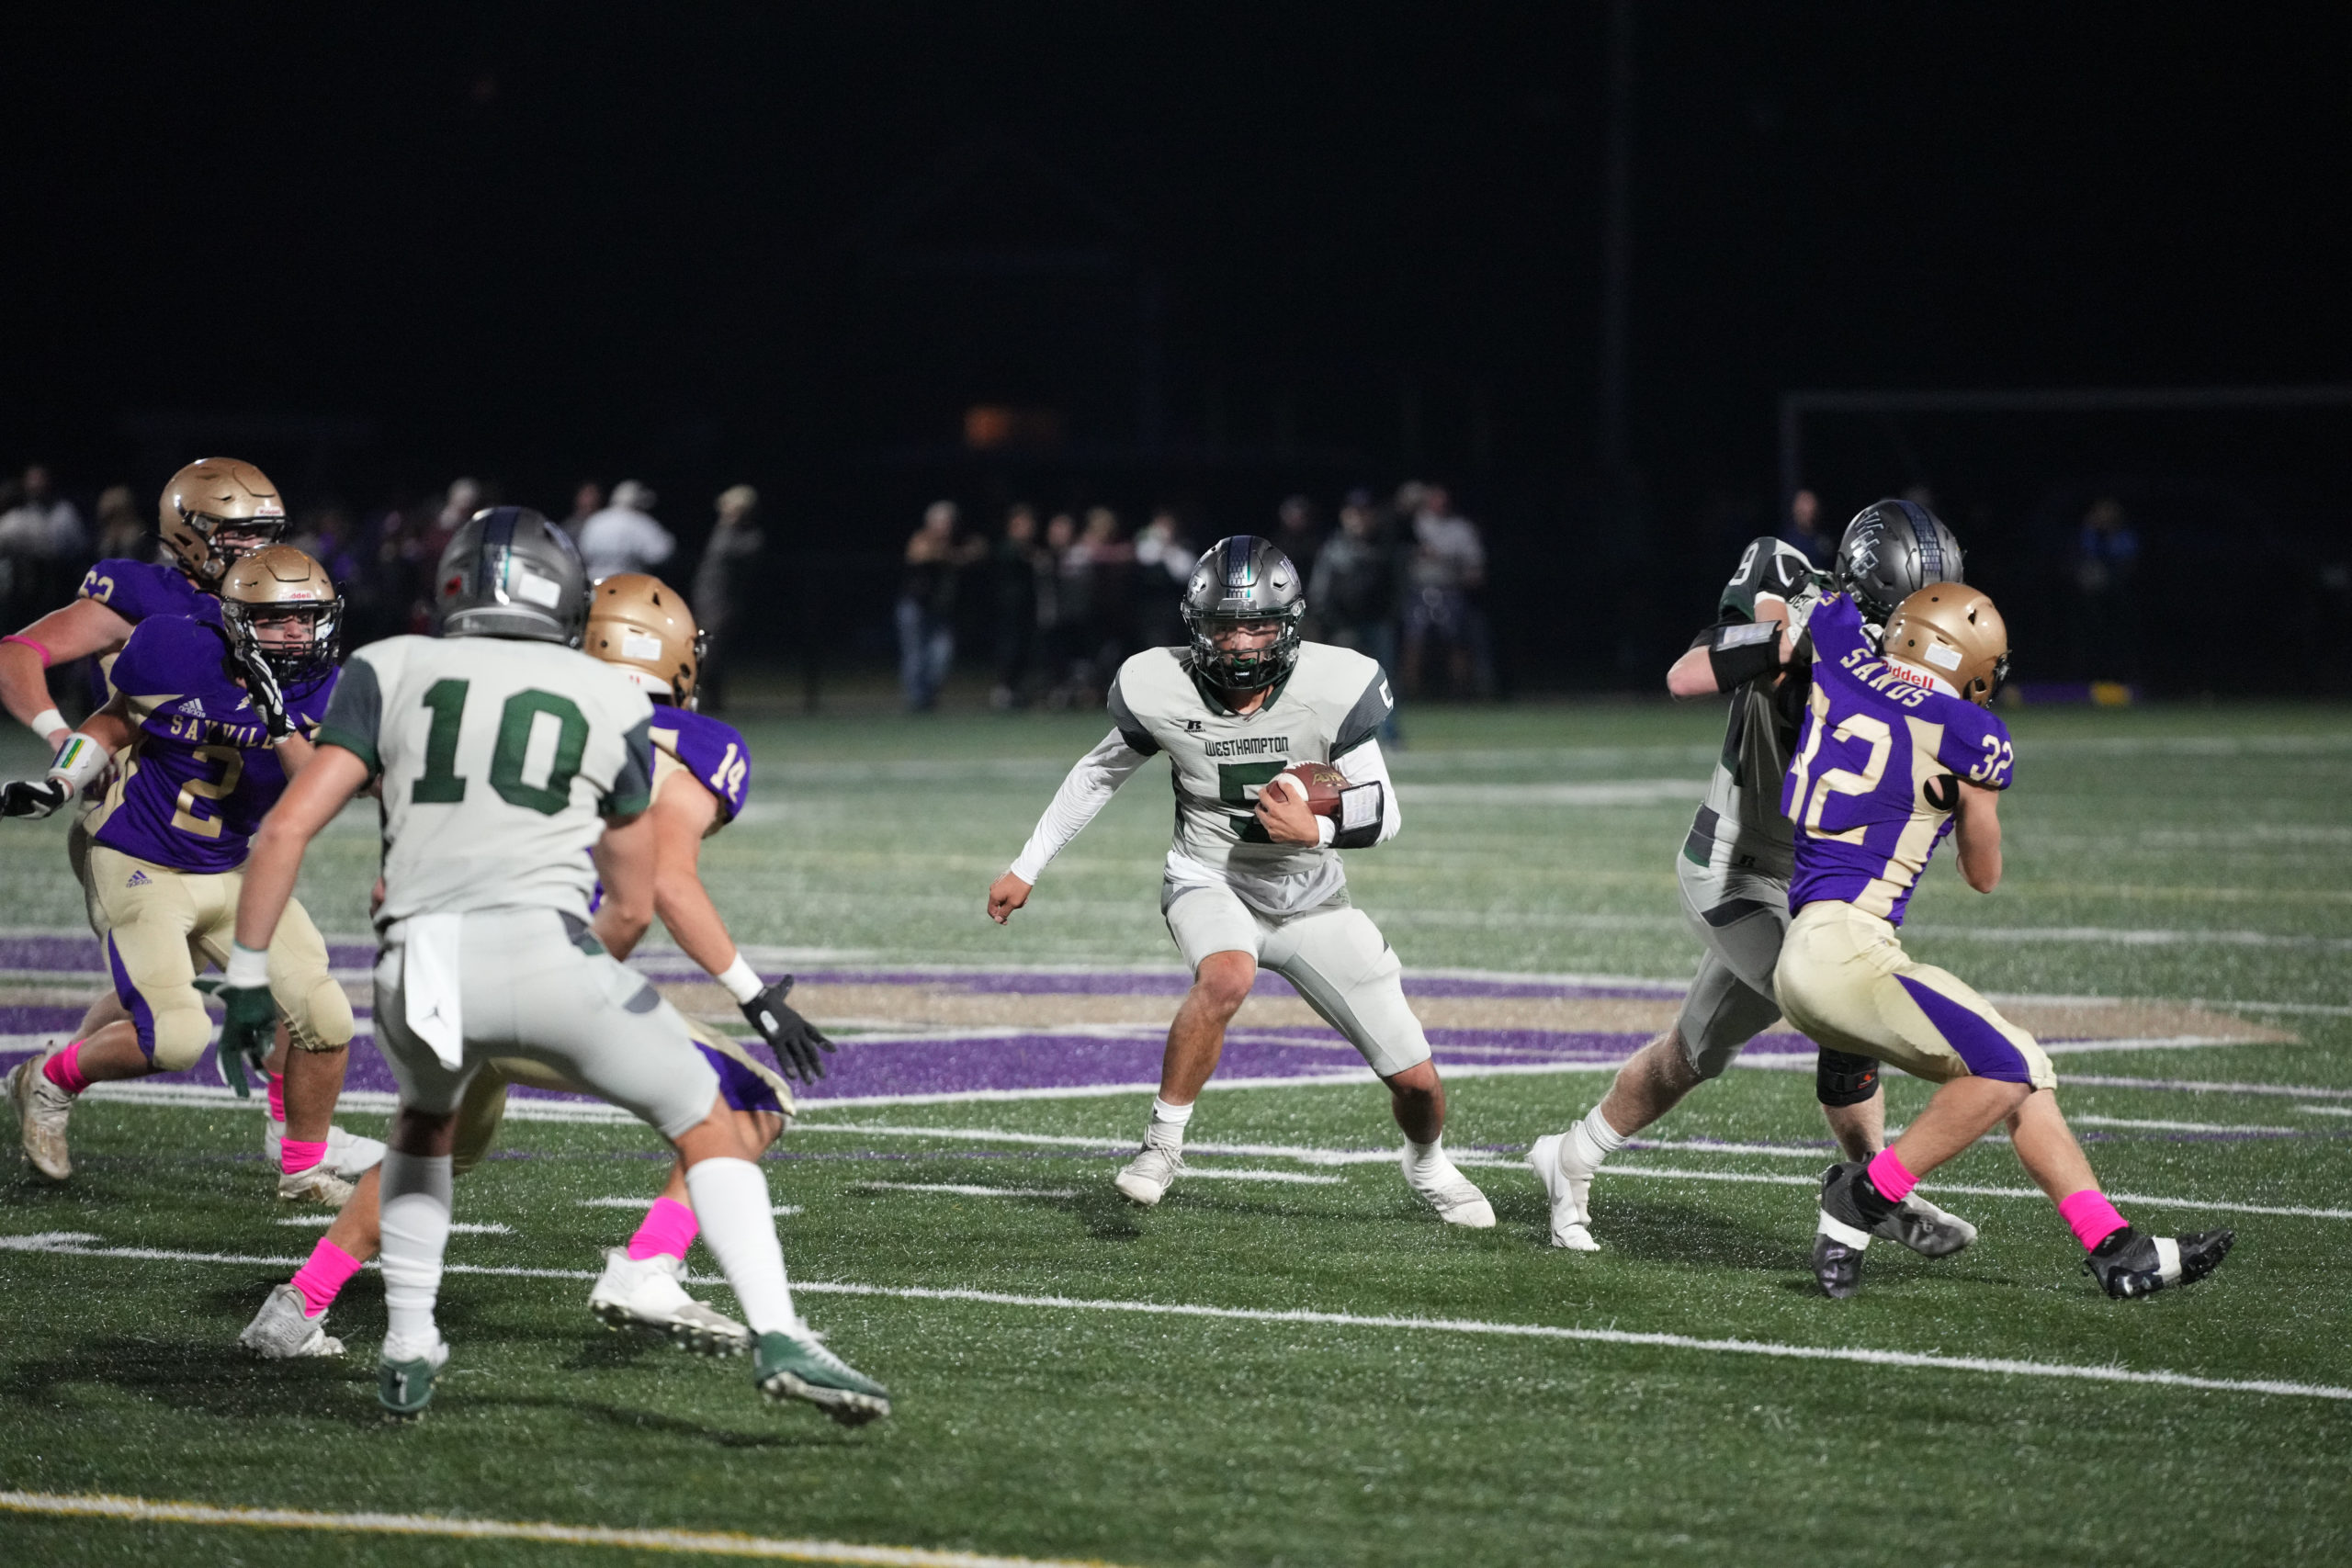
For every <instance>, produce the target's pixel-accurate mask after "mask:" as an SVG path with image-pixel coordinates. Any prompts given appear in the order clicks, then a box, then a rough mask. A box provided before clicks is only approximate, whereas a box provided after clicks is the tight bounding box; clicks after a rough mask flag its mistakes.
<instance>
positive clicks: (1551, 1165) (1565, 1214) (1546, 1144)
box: [1527, 1133, 1600, 1252]
mask: <svg viewBox="0 0 2352 1568" xmlns="http://www.w3.org/2000/svg"><path fill="white" fill-rule="evenodd" d="M1575 1150H1576V1140H1575V1139H1573V1138H1571V1137H1569V1136H1568V1135H1567V1134H1566V1133H1555V1134H1552V1135H1551V1136H1550V1137H1547V1138H1538V1139H1536V1140H1535V1146H1534V1147H1533V1148H1532V1149H1530V1150H1528V1151H1527V1163H1528V1165H1529V1166H1530V1167H1532V1168H1533V1169H1534V1171H1535V1179H1537V1180H1538V1181H1541V1182H1542V1183H1543V1184H1544V1195H1545V1196H1546V1197H1548V1198H1550V1199H1551V1200H1552V1245H1553V1246H1554V1247H1566V1248H1567V1249H1568V1250H1569V1251H1570V1252H1598V1251H1600V1243H1599V1242H1597V1241H1595V1240H1593V1239H1592V1212H1591V1210H1590V1209H1589V1207H1588V1206H1587V1200H1588V1199H1589V1196H1590V1194H1591V1192H1592V1174H1593V1173H1592V1170H1591V1169H1590V1168H1589V1167H1587V1166H1586V1165H1585V1163H1584V1161H1582V1160H1580V1159H1577V1157H1576V1153H1575Z"/></svg>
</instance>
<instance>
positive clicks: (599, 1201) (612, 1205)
mask: <svg viewBox="0 0 2352 1568" xmlns="http://www.w3.org/2000/svg"><path fill="white" fill-rule="evenodd" d="M652 1201H653V1200H652V1199H650V1198H582V1199H581V1200H580V1201H579V1203H578V1207H580V1208H582V1209H643V1208H647V1207H649V1206H650V1205H651V1203H652ZM768 1213H771V1214H797V1213H800V1205H799V1204H797V1203H778V1204H777V1205H776V1206H775V1208H773V1209H770V1210H769V1211H768ZM278 1223H279V1224H285V1223H286V1222H284V1221H282V1220H281V1221H279V1222H278Z"/></svg>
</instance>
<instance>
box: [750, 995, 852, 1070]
mask: <svg viewBox="0 0 2352 1568" xmlns="http://www.w3.org/2000/svg"><path fill="white" fill-rule="evenodd" d="M791 990H792V976H789V975H786V976H785V977H784V978H783V979H781V980H778V981H777V982H776V983H775V985H773V986H770V987H768V988H767V989H766V990H764V991H762V992H761V993H760V994H759V995H758V996H756V997H753V998H752V999H751V1000H750V1001H748V1002H745V1003H744V1004H743V1016H744V1018H745V1019H747V1020H749V1021H750V1022H751V1025H752V1028H753V1029H756V1030H758V1031H759V1032H760V1038H761V1039H763V1040H764V1041H766V1042H767V1043H768V1049H769V1050H771V1051H774V1052H775V1062H776V1066H779V1067H782V1068H783V1069H784V1076H785V1077H788V1078H798V1079H799V1080H800V1081H801V1082H802V1083H815V1082H816V1081H817V1080H818V1079H819V1078H821V1077H824V1076H825V1064H824V1063H823V1062H822V1061H821V1060H820V1059H819V1057H818V1055H817V1053H818V1052H820V1051H831V1050H833V1049H834V1048H835V1047H834V1045H833V1043H832V1042H831V1041H830V1040H828V1039H826V1038H825V1036H824V1034H823V1032H821V1031H820V1030H819V1029H818V1027H817V1026H816V1025H815V1024H813V1023H811V1022H809V1021H808V1020H807V1019H805V1018H803V1017H801V1016H800V1015H799V1014H798V1013H797V1012H795V1011H794V1010H792V1009H790V1008H788V1007H786V1006H785V1005H784V998H785V997H786V995H788V994H789V993H790V992H791Z"/></svg>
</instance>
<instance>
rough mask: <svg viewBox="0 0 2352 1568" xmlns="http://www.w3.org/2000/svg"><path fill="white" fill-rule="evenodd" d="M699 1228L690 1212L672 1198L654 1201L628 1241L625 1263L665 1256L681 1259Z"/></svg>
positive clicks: (693, 1240)
mask: <svg viewBox="0 0 2352 1568" xmlns="http://www.w3.org/2000/svg"><path fill="white" fill-rule="evenodd" d="M701 1229H702V1223H701V1222H700V1221H698V1220H696V1219H695V1212H694V1211H693V1210H692V1209H689V1208H687V1207H686V1206H685V1205H684V1203H681V1202H678V1201H675V1200H674V1199H670V1198H656V1199H655V1200H653V1207H651V1208H650V1209H648V1210H646V1211H645V1223H644V1224H641V1225H639V1226H638V1227H637V1234H636V1235H633V1236H631V1237H629V1238H628V1256H629V1260H630V1261H631V1262H634V1263H642V1262H644V1261H645V1260H646V1259H647V1258H660V1257H663V1256H665V1255H666V1256H668V1257H671V1258H684V1257H685V1255H686V1248H688V1247H692V1246H693V1245H694V1244H695V1235H696V1234H697V1233H699V1232H700V1231H701Z"/></svg>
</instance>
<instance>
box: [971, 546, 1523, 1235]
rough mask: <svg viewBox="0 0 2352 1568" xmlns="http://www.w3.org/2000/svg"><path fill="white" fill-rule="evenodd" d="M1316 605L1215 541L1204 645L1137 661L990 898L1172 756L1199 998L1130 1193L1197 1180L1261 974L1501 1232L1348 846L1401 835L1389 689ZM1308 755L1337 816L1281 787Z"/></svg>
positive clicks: (1439, 1180) (1461, 1220)
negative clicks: (1195, 1133)
mask: <svg viewBox="0 0 2352 1568" xmlns="http://www.w3.org/2000/svg"><path fill="white" fill-rule="evenodd" d="M1305 614H1306V595H1305V592H1304V590H1303V588H1302V586H1301V584H1300V582H1299V579H1298V571H1297V569H1296V568H1295V567H1294V566H1293V565H1292V564H1291V562H1290V560H1289V558H1287V557H1285V556H1284V555H1283V553H1282V551H1280V550H1279V549H1277V548H1275V547H1274V546H1273V545H1272V543H1271V542H1269V541H1267V540H1265V539H1261V538H1257V537H1254V536H1250V535H1247V534H1244V535H1237V536H1234V537H1232V538H1228V539H1221V540H1219V541H1218V542H1217V543H1216V545H1215V546H1213V547H1210V549H1209V550H1208V551H1207V553H1206V554H1204V555H1203V556H1202V557H1201V559H1200V563H1199V565H1197V566H1196V567H1194V568H1193V576H1192V580H1191V582H1190V583H1189V585H1188V586H1187V587H1186V589H1185V591H1184V623H1185V625H1186V626H1187V627H1189V628H1190V630H1191V632H1192V639H1191V645H1190V646H1189V647H1187V648H1155V649H1146V650H1145V651H1144V652H1141V653H1138V654H1136V656H1135V657H1134V658H1132V659H1130V660H1127V661H1126V662H1125V664H1124V665H1122V666H1121V667H1120V669H1119V673H1118V677H1117V679H1115V680H1114V681H1113V682H1112V683H1111V691H1110V694H1109V707H1110V710H1111V718H1112V724H1113V728H1112V730H1111V733H1110V734H1108V735H1106V736H1105V737H1103V742H1102V744H1101V745H1099V746H1097V747H1095V748H1094V750H1091V751H1090V752H1088V753H1087V754H1086V755H1085V756H1084V757H1082V758H1080V760H1079V762H1078V765H1077V766H1076V767H1074V768H1072V769H1071V770H1070V772H1069V777H1068V778H1066V779H1064V780H1063V781H1062V785H1061V788H1060V789H1059V790H1057V792H1056V793H1055V795H1054V799H1053V803H1052V804H1051V805H1050V806H1048V807H1046V814H1045V816H1044V817H1043V818H1040V819H1039V820H1038V823H1037V829H1036V831H1035V833H1033V834H1032V835H1031V836H1030V839H1029V842H1028V844H1027V845H1026V846H1025V847H1024V848H1023V850H1022V852H1021V854H1020V857H1019V858H1018V859H1016V860H1015V861H1014V862H1013V863H1012V868H1011V869H1010V870H1008V871H1007V872H1005V874H1003V875H1002V876H1000V877H998V878H997V880H996V882H995V884H994V885H993V886H990V887H989V918H990V919H994V920H996V921H997V922H998V923H999V924H1002V923H1004V922H1005V921H1006V920H1007V919H1011V918H1012V911H1013V910H1015V909H1018V908H1021V907H1022V906H1023V904H1025V903H1027V902H1028V900H1029V893H1030V889H1031V888H1032V887H1034V886H1035V885H1036V881H1037V877H1038V875H1039V874H1040V873H1042V872H1043V871H1044V869H1045V866H1046V862H1048V861H1050V860H1052V859H1053V858H1054V856H1055V855H1056V854H1057V853H1058V852H1060V851H1061V849H1062V847H1063V846H1064V845H1066V844H1068V843H1069V841H1070V840H1072V839H1074V838H1076V837H1077V836H1078V833H1079V830H1080V829H1082V828H1084V827H1085V826H1086V824H1087V823H1089V822H1091V821H1092V820H1093V818H1094V815H1095V813H1096V812H1098V811H1100V810H1102V808H1103V805H1104V804H1105V803H1106V802H1108V801H1109V800H1110V798H1111V795H1112V793H1113V792H1114V791H1115V790H1116V789H1117V788H1118V787H1119V785H1120V784H1124V783H1125V782H1126V780H1127V779H1128V778H1129V777H1130V776H1131V775H1132V774H1133V773H1135V772H1136V769H1138V768H1140V767H1142V766H1143V764H1144V763H1145V761H1148V759H1149V758H1150V757H1151V756H1152V755H1153V754H1154V753H1156V752H1161V751H1164V752H1166V753H1167V754H1168V763H1169V769H1170V773H1171V775H1172V782H1173V783H1174V785H1175V789H1176V836H1175V841H1174V842H1173V843H1171V844H1170V846H1169V850H1168V862H1167V869H1166V873H1165V880H1164V881H1163V883H1162V885H1161V890H1160V897H1159V907H1160V911H1161V913H1162V914H1163V915H1165V916H1166V917H1167V920H1168V930H1169V933H1170V935H1171V936H1173V937H1174V938H1175V940H1176V945H1177V947H1178V948H1179V949H1180V950H1181V951H1182V953H1183V954H1184V962H1185V964H1187V965H1189V966H1190V967H1191V969H1192V971H1193V988H1192V990H1191V992H1190V993H1189V994H1188V995H1187V996H1186V997H1185V998H1184V1000H1183V1003H1182V1006H1181V1007H1179V1008H1178V1009H1177V1011H1176V1018H1175V1021H1174V1022H1172V1023H1171V1024H1170V1025H1169V1029H1168V1048H1167V1052H1166V1054H1165V1055H1163V1056H1162V1057H1161V1060H1160V1071H1159V1096H1158V1098H1156V1099H1155V1100H1153V1101H1152V1104H1151V1120H1150V1123H1149V1126H1148V1129H1147V1130H1146V1132H1145V1134H1144V1143H1143V1148H1142V1149H1141V1151H1140V1152H1139V1153H1138V1154H1137V1155H1136V1157H1135V1159H1134V1160H1133V1161H1131V1162H1130V1163H1129V1164H1128V1165H1127V1166H1126V1168H1125V1169H1123V1170H1121V1171H1120V1172H1119V1175H1118V1178H1117V1182H1116V1185H1117V1187H1118V1189H1119V1190H1120V1191H1121V1192H1122V1193H1124V1194H1125V1196H1126V1197H1127V1198H1128V1199H1130V1200H1131V1201H1135V1202H1136V1203H1140V1204H1143V1205H1145V1206H1147V1207H1148V1206H1150V1205H1152V1204H1155V1203H1157V1202H1159V1200H1160V1199H1161V1197H1162V1196H1164V1195H1165V1194H1166V1192H1167V1190H1168V1189H1169V1187H1170V1185H1172V1184H1173V1183H1174V1181H1175V1179H1176V1178H1177V1177H1178V1176H1179V1175H1181V1174H1182V1172H1183V1169H1184V1161H1183V1147H1184V1128H1185V1124H1186V1123H1187V1122H1190V1121H1191V1119H1192V1115H1193V1101H1194V1100H1196V1099H1197V1098H1198V1097H1199V1095H1200V1092H1201V1089H1202V1086H1204V1084H1206V1083H1207V1081H1208V1079H1209V1077H1210V1075H1211V1074H1212V1073H1214V1072H1216V1064H1217V1057H1218V1055H1219V1054H1220V1053H1221V1052H1222V1051H1223V1049H1224V1046H1225V1031H1226V1025H1227V1023H1229V1022H1230V1021H1232V1019H1233V1015H1234V1014H1235V1012H1236V1011H1238V1010H1239V1008H1240V1006H1241V1004H1242V1002H1243V1000H1244V999H1246V998H1248V997H1249V995H1250V986H1251V984H1252V983H1253V982H1254V981H1255V980H1256V978H1257V975H1258V970H1259V969H1260V968H1261V966H1262V967H1264V968H1267V969H1271V970H1272V971H1274V973H1276V974H1278V975H1280V976H1283V978H1284V979H1286V980H1288V981H1290V983H1291V984H1292V985H1293V986H1295V987H1297V989H1298V993H1299V995H1300V996H1302V997H1304V998H1306V1002H1307V1005H1308V1006H1310V1007H1312V1008H1313V1009H1314V1010H1316V1011H1317V1013H1319V1014H1320V1015H1321V1016H1322V1017H1323V1018H1324V1019H1325V1021H1328V1022H1329V1024H1330V1025H1331V1027H1332V1028H1334V1029H1336V1030H1338V1031H1339V1032H1340V1033H1341V1034H1343V1035H1345V1036H1347V1038H1348V1041H1349V1043H1351V1044H1352V1045H1354V1046H1355V1048H1356V1049H1357V1050H1358V1051H1361V1052H1362V1053H1363V1058H1364V1060H1365V1061H1366V1062H1367V1063H1369V1064H1370V1065H1371V1066H1372V1069H1373V1071H1374V1072H1375V1073H1377V1074H1379V1075H1380V1077H1381V1078H1382V1079H1383V1080H1384V1081H1385V1082H1386V1083H1387V1085H1388V1089H1389V1092H1390V1094H1391V1095H1392V1096H1393V1097H1394V1110H1395V1111H1396V1116H1397V1125H1398V1126H1399V1127H1401V1128H1403V1129H1404V1133H1405V1139H1406V1144H1405V1155H1404V1165H1405V1179H1406V1180H1407V1182H1408V1184H1409V1185H1410V1186H1411V1187H1412V1190H1414V1191H1415V1192H1417V1193H1419V1194H1420V1196H1421V1197H1422V1198H1423V1199H1424V1200H1425V1201H1428V1203H1429V1204H1430V1207H1432V1208H1434V1209H1435V1210H1436V1211H1437V1213H1438V1215H1439V1217H1440V1218H1442V1219H1443V1220H1445V1221H1446V1222H1447V1223H1448V1224H1457V1225H1467V1226H1471V1227H1473V1228H1483V1227H1485V1226H1488V1225H1491V1224H1494V1223H1495V1214H1494V1210H1493V1209H1492V1208H1490V1207H1489V1206H1488V1205H1487V1200H1486V1198H1485V1196H1484V1195H1483V1194H1481V1193H1480V1192H1479V1190H1477V1188H1476V1187H1475V1186H1473V1185H1471V1183H1470V1181H1469V1180H1468V1179H1467V1178H1465V1177H1464V1176H1463V1174H1462V1172H1461V1171H1460V1170H1459V1169H1457V1168H1455V1167H1454V1164H1453V1161H1452V1160H1451V1159H1449V1158H1447V1157H1446V1154H1445V1151H1444V1148H1443V1146H1442V1131H1443V1129H1444V1125H1445V1089H1444V1086H1443V1085H1442V1083H1441V1082H1440V1081H1439V1079H1438V1074H1437V1066H1436V1064H1435V1063H1433V1062H1431V1061H1430V1046H1429V1041H1428V1039H1427V1038H1426V1037H1425V1036H1424V1035H1423V1034H1422V1032H1421V1025H1420V1021H1419V1019H1417V1018H1415V1017H1414V1016H1413V1011H1412V1010H1411V1009H1410V1008H1409V1007H1408V1006H1407V1005H1406V1002H1405V992H1404V987H1403V985H1402V984H1401V981H1402V976H1403V968H1402V966H1401V965H1400V964H1398V963H1397V955H1396V953H1393V952H1391V951H1390V950H1389V947H1388V944H1387V942H1385V941H1384V940H1383V939H1382V937H1381V934H1380V931H1379V929H1378V928H1377V927H1375V926H1374V924H1373V923H1372V921H1371V919H1369V918H1367V917H1366V916H1365V915H1364V913H1363V911H1362V910H1361V909H1358V908H1355V907H1354V906H1353V905H1351V903H1350V902H1349V900H1348V890H1347V874H1346V872H1345V871H1344V870H1343V869H1342V868H1341V866H1340V856H1339V854H1338V853H1337V852H1338V851H1340V850H1346V849H1369V848H1370V847H1372V846H1373V845H1374V844H1378V843H1383V842H1385V841H1386V840H1389V839H1392V838H1394V837H1396V834H1397V827H1398V824H1399V818H1398V815H1397V795H1396V790H1395V788H1394V786H1393V785H1391V784H1390V783H1389V779H1388V767H1387V763H1386V762H1385V761H1384V760H1383V759H1382V757H1381V754H1380V742H1379V740H1378V739H1377V732H1378V730H1379V728H1380V725H1381V722H1382V721H1383V720H1384V719H1385V718H1386V717H1387V716H1388V712H1389V708H1390V706H1391V701H1390V696H1389V691H1388V681H1387V678H1386V677H1385V675H1383V674H1382V673H1381V670H1380V666H1379V665H1378V664H1376V663H1374V661H1373V660H1369V659H1367V658H1365V657H1364V656H1363V655H1362V654H1360V653H1355V652H1351V651H1350V650H1349V649H1343V648H1333V647H1330V646H1329V645H1327V644H1324V643H1313V642H1302V641H1300V640H1299V631H1298V627H1299V621H1300V619H1301V618H1302V617H1303V616H1304V615H1305ZM1302 762H1321V763H1328V764H1329V765H1331V766H1332V767H1335V768H1336V769H1338V770H1339V772H1340V773H1341V774H1342V775H1343V776H1344V778H1345V780H1346V785H1345V787H1344V788H1343V789H1342V790H1341V792H1340V802H1339V808H1338V813H1337V815H1336V816H1323V815H1318V814H1317V813H1315V812H1314V811H1311V810H1310V809H1309V807H1308V805H1307V800H1306V795H1305V793H1304V792H1303V791H1302V790H1300V789H1299V788H1297V787H1296V785H1295V781H1288V780H1284V781H1283V782H1280V783H1277V782H1276V780H1277V779H1278V778H1279V776H1280V775H1281V774H1282V773H1283V770H1284V769H1286V768H1289V767H1291V766H1293V765H1294V764H1296V763H1302Z"/></svg>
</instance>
